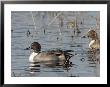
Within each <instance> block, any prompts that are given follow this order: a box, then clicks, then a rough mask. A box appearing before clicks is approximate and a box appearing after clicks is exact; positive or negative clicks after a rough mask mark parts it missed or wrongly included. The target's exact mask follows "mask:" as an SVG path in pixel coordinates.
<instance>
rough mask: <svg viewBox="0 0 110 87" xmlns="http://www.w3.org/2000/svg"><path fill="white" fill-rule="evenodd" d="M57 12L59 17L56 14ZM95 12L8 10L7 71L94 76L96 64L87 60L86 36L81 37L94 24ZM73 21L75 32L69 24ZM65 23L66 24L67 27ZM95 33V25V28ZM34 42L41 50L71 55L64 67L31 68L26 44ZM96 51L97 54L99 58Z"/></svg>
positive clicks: (14, 72) (96, 13)
mask: <svg viewBox="0 0 110 87" xmlns="http://www.w3.org/2000/svg"><path fill="white" fill-rule="evenodd" d="M57 15H59V16H57ZM99 16H100V14H99V12H94V11H91V12H89V11H88V12H19V11H13V12H12V13H11V29H12V30H11V58H12V59H11V72H12V76H19V77H29V76H35V77H96V76H100V72H99V71H100V64H99V63H94V61H92V60H91V58H90V57H91V56H92V55H93V54H91V52H88V51H89V47H88V44H89V41H90V40H89V39H88V38H87V37H85V38H84V37H83V36H84V35H85V34H86V33H87V31H88V30H89V29H90V27H96V25H97V21H96V18H98V17H99ZM72 21H75V22H76V21H77V27H76V28H78V29H79V31H77V30H75V29H73V28H71V27H69V26H68V25H69V22H72ZM67 26H68V27H67ZM96 31H97V32H98V35H99V31H100V30H99V28H98V29H97V30H96ZM34 41H37V42H39V43H40V44H41V46H42V51H47V50H53V49H62V50H72V51H73V52H71V54H73V55H74V56H73V57H72V58H71V59H70V60H69V61H70V62H71V63H72V64H71V65H70V66H67V67H62V66H56V67H47V66H45V65H43V64H39V63H38V64H36V67H35V68H34V69H33V70H32V71H31V70H30V67H29V65H30V63H29V56H30V54H31V50H29V49H28V48H29V46H30V45H31V43H32V42H34ZM99 55H100V54H98V55H97V57H99Z"/></svg>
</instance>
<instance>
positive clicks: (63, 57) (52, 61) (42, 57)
mask: <svg viewBox="0 0 110 87" xmlns="http://www.w3.org/2000/svg"><path fill="white" fill-rule="evenodd" d="M31 49H32V50H33V52H32V53H31V55H30V57H29V62H30V67H31V70H32V68H34V67H35V66H36V64H37V65H38V63H40V64H43V65H46V66H48V67H56V66H63V67H67V65H68V64H72V63H70V62H69V59H70V58H71V57H72V56H73V54H71V53H69V52H71V50H66V51H63V50H51V51H43V52H41V45H40V44H39V43H38V42H33V43H32V44H31Z"/></svg>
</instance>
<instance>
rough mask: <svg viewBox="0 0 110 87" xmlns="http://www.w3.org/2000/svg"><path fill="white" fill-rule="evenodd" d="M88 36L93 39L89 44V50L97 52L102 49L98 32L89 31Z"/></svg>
mask: <svg viewBox="0 0 110 87" xmlns="http://www.w3.org/2000/svg"><path fill="white" fill-rule="evenodd" d="M87 36H88V37H89V38H91V41H90V43H89V48H90V49H95V50H97V49H100V40H99V38H98V35H97V33H96V31H95V30H89V31H88V33H87Z"/></svg>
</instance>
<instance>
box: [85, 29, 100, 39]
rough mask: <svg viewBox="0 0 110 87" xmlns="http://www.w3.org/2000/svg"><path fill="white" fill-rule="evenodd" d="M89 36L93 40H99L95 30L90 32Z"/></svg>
mask: <svg viewBox="0 0 110 87" xmlns="http://www.w3.org/2000/svg"><path fill="white" fill-rule="evenodd" d="M87 36H88V37H90V38H92V39H97V37H98V36H97V33H96V31H95V30H89V31H88V33H87Z"/></svg>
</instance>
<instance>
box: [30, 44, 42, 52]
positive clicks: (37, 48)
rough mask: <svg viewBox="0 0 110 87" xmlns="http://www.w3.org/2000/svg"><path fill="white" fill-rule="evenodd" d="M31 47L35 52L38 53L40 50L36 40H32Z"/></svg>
mask: <svg viewBox="0 0 110 87" xmlns="http://www.w3.org/2000/svg"><path fill="white" fill-rule="evenodd" d="M31 49H33V51H34V52H35V53H38V52H40V51H41V45H40V44H39V43H38V42H33V43H32V44H31Z"/></svg>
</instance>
